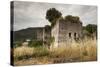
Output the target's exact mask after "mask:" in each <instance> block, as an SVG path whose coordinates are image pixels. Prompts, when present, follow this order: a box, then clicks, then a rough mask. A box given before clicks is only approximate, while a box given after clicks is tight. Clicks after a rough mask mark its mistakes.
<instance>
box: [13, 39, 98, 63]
mask: <svg viewBox="0 0 100 67" xmlns="http://www.w3.org/2000/svg"><path fill="white" fill-rule="evenodd" d="M14 60H15V61H14V63H15V65H25V64H26V65H27V64H49V63H64V62H76V61H78V62H80V61H95V60H97V47H96V40H92V39H88V40H84V41H80V42H78V43H77V42H73V43H72V44H71V45H70V46H69V47H62V48H55V49H53V50H48V49H47V48H45V47H36V48H34V47H17V48H15V49H14Z"/></svg>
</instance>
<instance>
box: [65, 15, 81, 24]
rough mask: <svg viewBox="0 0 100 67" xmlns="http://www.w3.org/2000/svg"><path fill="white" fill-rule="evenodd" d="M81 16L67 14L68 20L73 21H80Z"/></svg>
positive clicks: (66, 18)
mask: <svg viewBox="0 0 100 67" xmlns="http://www.w3.org/2000/svg"><path fill="white" fill-rule="evenodd" d="M79 19H80V18H79V17H78V16H72V15H67V16H65V20H66V21H71V22H73V23H76V22H80V20H79Z"/></svg>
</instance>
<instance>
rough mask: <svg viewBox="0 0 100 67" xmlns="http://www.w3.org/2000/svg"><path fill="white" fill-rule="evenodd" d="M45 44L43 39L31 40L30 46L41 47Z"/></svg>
mask: <svg viewBox="0 0 100 67" xmlns="http://www.w3.org/2000/svg"><path fill="white" fill-rule="evenodd" d="M42 45H43V41H30V42H29V47H40V46H42Z"/></svg>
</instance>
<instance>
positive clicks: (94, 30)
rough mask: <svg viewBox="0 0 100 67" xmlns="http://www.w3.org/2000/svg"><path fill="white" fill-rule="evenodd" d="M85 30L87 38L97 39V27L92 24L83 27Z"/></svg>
mask: <svg viewBox="0 0 100 67" xmlns="http://www.w3.org/2000/svg"><path fill="white" fill-rule="evenodd" d="M85 30H86V31H87V32H88V36H90V37H92V38H94V37H96V38H97V25H94V24H88V25H87V26H86V27H85Z"/></svg>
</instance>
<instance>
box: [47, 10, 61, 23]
mask: <svg viewBox="0 0 100 67" xmlns="http://www.w3.org/2000/svg"><path fill="white" fill-rule="evenodd" d="M61 16H62V14H61V12H59V11H58V10H56V9H55V8H50V9H48V10H47V12H46V19H47V20H48V21H49V22H50V23H51V25H53V24H54V23H55V22H56V20H57V19H58V18H60V17H61Z"/></svg>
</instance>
